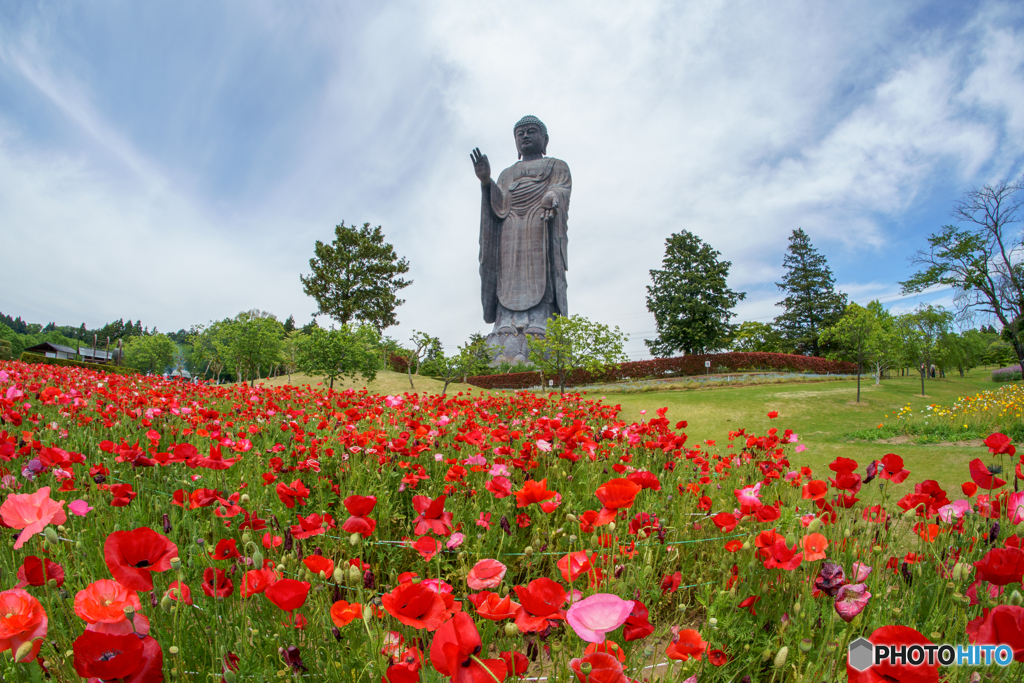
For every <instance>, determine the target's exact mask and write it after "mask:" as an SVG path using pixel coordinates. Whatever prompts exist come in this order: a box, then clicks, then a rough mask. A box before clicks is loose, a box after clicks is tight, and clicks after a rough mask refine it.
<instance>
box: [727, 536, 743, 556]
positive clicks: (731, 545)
mask: <svg viewBox="0 0 1024 683" xmlns="http://www.w3.org/2000/svg"><path fill="white" fill-rule="evenodd" d="M741 550H743V541H739V540H737V539H735V538H734V539H732V540H731V541H726V542H725V551H726V552H729V553H737V552H739V551H741Z"/></svg>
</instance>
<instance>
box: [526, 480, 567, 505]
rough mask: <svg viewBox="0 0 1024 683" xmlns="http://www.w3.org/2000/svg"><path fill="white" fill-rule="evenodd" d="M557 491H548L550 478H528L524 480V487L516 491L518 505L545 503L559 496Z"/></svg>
mask: <svg viewBox="0 0 1024 683" xmlns="http://www.w3.org/2000/svg"><path fill="white" fill-rule="evenodd" d="M557 495H558V493H557V492H555V491H548V480H547V479H542V480H541V481H535V480H533V479H527V480H526V481H525V482H523V488H521V489H520V490H518V491H516V507H517V508H524V507H526V506H527V505H531V504H533V503H543V502H544V501H545V500H550V499H552V498H554V497H555V496H557Z"/></svg>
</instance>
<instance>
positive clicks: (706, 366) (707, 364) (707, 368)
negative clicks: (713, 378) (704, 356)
mask: <svg viewBox="0 0 1024 683" xmlns="http://www.w3.org/2000/svg"><path fill="white" fill-rule="evenodd" d="M704 374H705V375H710V374H711V361H709V360H706V361H704Z"/></svg>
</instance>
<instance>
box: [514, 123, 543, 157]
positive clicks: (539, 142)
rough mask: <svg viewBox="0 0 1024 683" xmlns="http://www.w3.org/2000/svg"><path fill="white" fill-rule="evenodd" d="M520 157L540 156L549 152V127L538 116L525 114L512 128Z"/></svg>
mask: <svg viewBox="0 0 1024 683" xmlns="http://www.w3.org/2000/svg"><path fill="white" fill-rule="evenodd" d="M512 130H513V132H514V134H515V137H516V149H517V150H519V158H520V159H522V158H523V157H526V158H527V159H529V158H534V159H537V158H540V157H542V156H544V155H545V154H547V152H548V129H547V126H545V125H544V122H543V121H541V120H540V119H538V118H537V117H536V116H524V117H523V118H521V119H519V121H517V122H516V125H515V126H513V128H512Z"/></svg>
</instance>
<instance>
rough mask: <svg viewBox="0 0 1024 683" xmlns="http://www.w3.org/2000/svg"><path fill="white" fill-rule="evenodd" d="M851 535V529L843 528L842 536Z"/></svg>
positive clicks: (847, 536)
mask: <svg viewBox="0 0 1024 683" xmlns="http://www.w3.org/2000/svg"><path fill="white" fill-rule="evenodd" d="M850 536H853V529H843V538H849V537H850Z"/></svg>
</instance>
